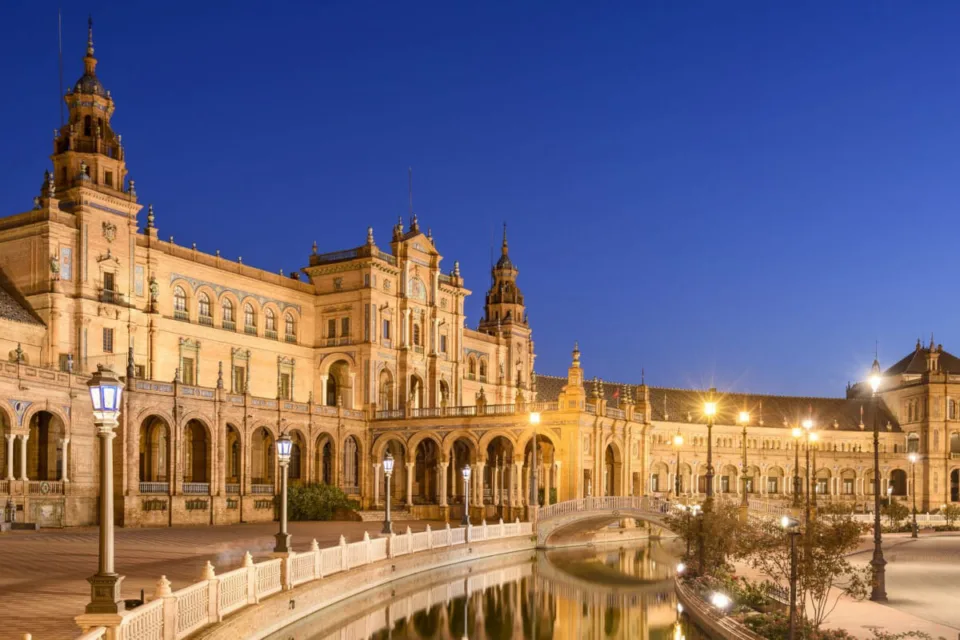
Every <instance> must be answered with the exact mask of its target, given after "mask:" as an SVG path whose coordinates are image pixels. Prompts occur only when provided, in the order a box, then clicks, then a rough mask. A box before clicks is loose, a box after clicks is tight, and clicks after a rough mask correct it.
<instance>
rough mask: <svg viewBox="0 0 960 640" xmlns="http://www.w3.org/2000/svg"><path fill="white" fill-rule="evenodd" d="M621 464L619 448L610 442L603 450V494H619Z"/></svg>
mask: <svg viewBox="0 0 960 640" xmlns="http://www.w3.org/2000/svg"><path fill="white" fill-rule="evenodd" d="M621 466H622V458H621V456H620V449H618V448H617V447H616V446H615V445H614V444H613V443H612V442H611V443H610V444H608V445H607V448H606V449H605V450H604V452H603V488H604V489H603V490H604V493H603V495H605V496H619V495H621V493H620V492H621V490H622V487H621V486H620V485H621V482H620V469H621Z"/></svg>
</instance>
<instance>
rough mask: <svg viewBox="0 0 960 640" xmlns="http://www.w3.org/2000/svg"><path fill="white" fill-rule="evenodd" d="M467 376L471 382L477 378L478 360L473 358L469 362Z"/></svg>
mask: <svg viewBox="0 0 960 640" xmlns="http://www.w3.org/2000/svg"><path fill="white" fill-rule="evenodd" d="M467 375H468V376H469V377H470V379H471V380H472V379H473V378H476V377H477V359H476V358H474V357H472V356H471V357H470V359H469V360H467Z"/></svg>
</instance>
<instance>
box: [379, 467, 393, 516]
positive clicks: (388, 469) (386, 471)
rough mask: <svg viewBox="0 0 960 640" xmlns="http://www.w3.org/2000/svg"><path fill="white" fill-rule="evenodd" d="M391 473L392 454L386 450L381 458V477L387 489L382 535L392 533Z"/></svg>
mask: <svg viewBox="0 0 960 640" xmlns="http://www.w3.org/2000/svg"><path fill="white" fill-rule="evenodd" d="M392 475H393V454H392V453H390V452H389V451H387V455H386V456H384V458H383V477H384V481H385V482H386V485H387V489H386V494H387V510H386V512H385V513H384V516H383V531H382V532H381V533H383V534H384V535H389V534H391V533H393V522H391V520H390V488H391V487H390V485H391V484H392V483H391V482H390V476H392Z"/></svg>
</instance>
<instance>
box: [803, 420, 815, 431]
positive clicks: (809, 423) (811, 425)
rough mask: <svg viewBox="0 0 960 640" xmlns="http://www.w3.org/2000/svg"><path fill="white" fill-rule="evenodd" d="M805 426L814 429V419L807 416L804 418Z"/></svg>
mask: <svg viewBox="0 0 960 640" xmlns="http://www.w3.org/2000/svg"><path fill="white" fill-rule="evenodd" d="M803 428H804V429H806V430H807V431H809V430H810V429H813V420H811V419H810V418H807V419H806V420H804V421H803Z"/></svg>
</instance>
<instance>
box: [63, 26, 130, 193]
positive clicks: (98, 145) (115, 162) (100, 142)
mask: <svg viewBox="0 0 960 640" xmlns="http://www.w3.org/2000/svg"><path fill="white" fill-rule="evenodd" d="M63 99H64V101H65V102H66V103H67V108H68V109H69V110H70V117H69V121H68V122H67V124H65V125H64V126H63V127H61V128H60V130H59V132H57V137H56V140H55V141H54V149H53V158H52V159H53V166H54V174H53V175H54V180H55V182H56V190H57V196H58V198H60V199H61V200H63V199H65V198H64V197H63V195H61V194H62V193H63V192H64V191H65V190H67V189H71V188H73V187H77V186H81V185H82V186H86V187H92V188H94V189H96V190H97V191H101V192H104V193H108V194H110V195H117V194H118V193H121V192H123V191H124V189H123V185H124V180H125V178H126V175H127V168H126V164H125V163H124V157H123V156H124V153H123V146H122V144H121V139H120V136H119V135H117V134H116V133H115V132H114V131H113V129H112V128H111V126H110V118H111V117H112V116H113V111H114V103H113V98H112V97H111V96H110V92H109V91H107V90H106V89H104V87H103V84H102V83H101V82H100V79H99V78H98V77H97V59H96V58H94V57H93V20H92V19H91V20H89V22H88V25H87V54H86V55H85V56H84V58H83V75H82V76H80V79H79V80H77V82H76V84H75V85H74V86H73V89H68V90H67V94H66V95H65V96H64V98H63ZM131 195H132V194H131Z"/></svg>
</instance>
